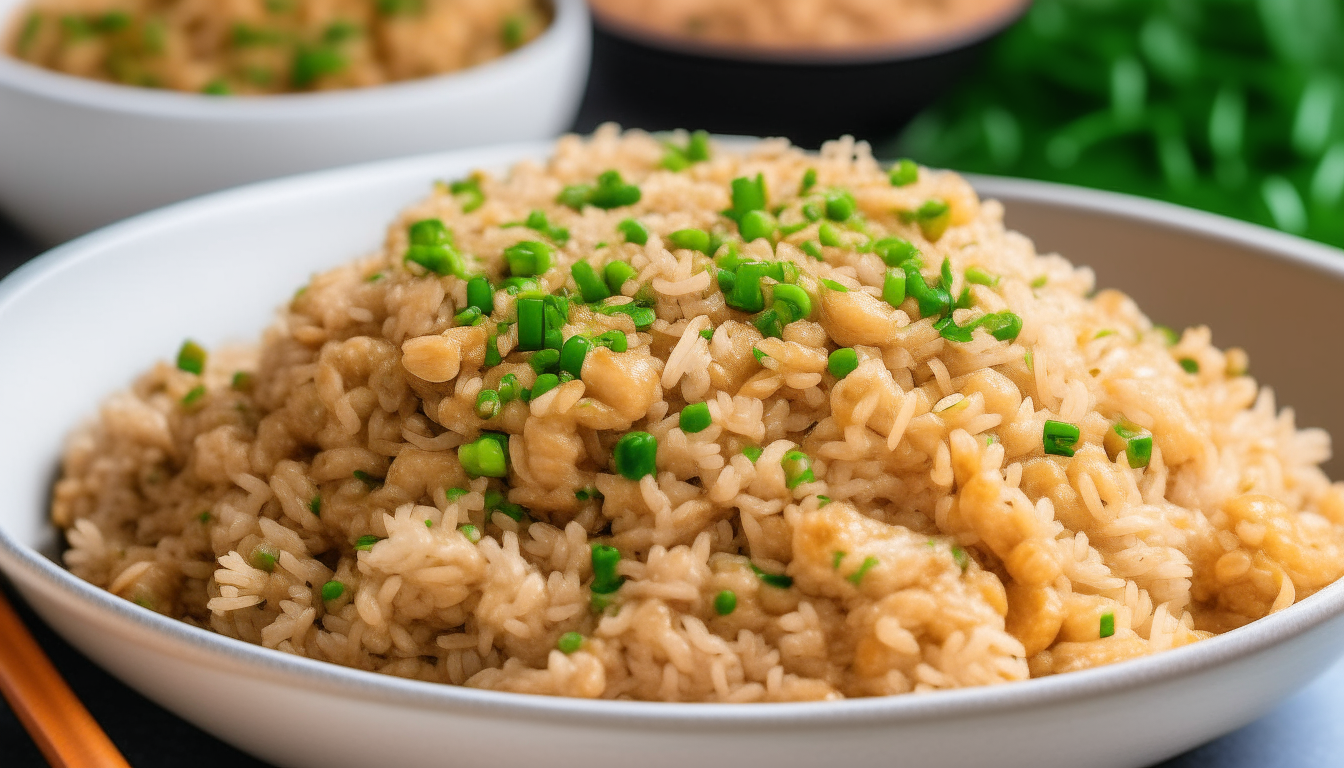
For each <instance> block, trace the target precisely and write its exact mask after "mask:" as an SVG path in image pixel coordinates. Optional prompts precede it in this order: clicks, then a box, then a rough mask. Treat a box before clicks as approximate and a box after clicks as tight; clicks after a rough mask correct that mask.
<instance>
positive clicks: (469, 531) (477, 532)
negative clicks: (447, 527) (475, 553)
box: [457, 523, 481, 544]
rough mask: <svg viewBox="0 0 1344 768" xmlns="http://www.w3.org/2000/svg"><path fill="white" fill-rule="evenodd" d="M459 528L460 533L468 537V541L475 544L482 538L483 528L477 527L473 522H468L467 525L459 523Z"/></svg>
mask: <svg viewBox="0 0 1344 768" xmlns="http://www.w3.org/2000/svg"><path fill="white" fill-rule="evenodd" d="M457 530H458V532H459V533H461V534H462V535H463V536H465V537H466V538H467V541H470V542H471V543H472V544H475V543H477V542H479V541H480V540H481V529H480V528H477V527H476V526H474V525H472V524H471V523H467V524H466V525H459V526H458V527H457Z"/></svg>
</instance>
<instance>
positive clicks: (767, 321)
mask: <svg viewBox="0 0 1344 768" xmlns="http://www.w3.org/2000/svg"><path fill="white" fill-rule="evenodd" d="M785 311H786V312H787V311H788V310H787V309H786V310H785ZM752 324H753V325H755V326H756V330H758V331H760V332H761V335H762V336H764V337H766V338H767V339H769V338H775V339H782V338H784V323H783V322H782V321H781V318H780V316H779V312H777V311H775V310H773V309H767V310H766V311H764V312H762V313H761V314H760V315H758V316H757V317H756V320H755V321H753V323H752Z"/></svg>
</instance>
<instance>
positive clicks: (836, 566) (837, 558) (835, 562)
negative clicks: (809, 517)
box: [818, 497, 849, 571]
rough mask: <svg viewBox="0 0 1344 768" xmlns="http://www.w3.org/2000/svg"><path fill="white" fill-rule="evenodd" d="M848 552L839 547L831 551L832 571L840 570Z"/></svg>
mask: <svg viewBox="0 0 1344 768" xmlns="http://www.w3.org/2000/svg"><path fill="white" fill-rule="evenodd" d="M818 498H820V497H818ZM848 554H849V553H848V552H845V551H843V550H839V549H837V550H835V551H834V552H832V553H831V570H832V571H838V570H840V563H841V562H843V561H844V559H845V556H846V555H848Z"/></svg>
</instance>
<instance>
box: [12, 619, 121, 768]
mask: <svg viewBox="0 0 1344 768" xmlns="http://www.w3.org/2000/svg"><path fill="white" fill-rule="evenodd" d="M0 693H3V694H4V696H5V700H7V701H8V702H9V706H10V707H11V708H13V710H14V713H15V714H17V715H18V716H19V720H20V721H21V722H22V723H23V727H24V728H26V729H28V733H29V735H31V736H32V737H33V741H34V742H36V743H37V748H38V749H40V750H42V755H43V756H44V757H46V758H47V762H49V763H51V765H52V768H130V766H129V765H128V764H127V763H126V759H125V758H123V757H122V756H121V753H120V752H118V751H117V748H116V747H115V746H113V744H112V741H111V740H110V739H108V738H107V734H106V733H103V729H102V728H99V727H98V723H97V722H96V721H94V719H93V716H92V715H90V714H89V711H88V710H87V709H85V708H84V705H83V704H81V703H79V699H77V698H75V694H74V692H73V691H71V690H70V687H69V686H68V685H66V684H65V681H64V680H62V679H61V675H60V673H58V672H57V671H56V668H55V667H53V666H52V665H51V661H50V660H49V659H48V658H47V656H46V654H44V653H43V652H42V649H41V648H39V647H38V646H37V642H36V641H35V640H33V636H32V635H30V634H29V633H28V629H27V627H25V626H24V625H23V622H21V621H19V617H18V614H16V613H14V608H13V607H12V606H10V604H9V601H8V600H6V599H5V595H4V593H3V592H0Z"/></svg>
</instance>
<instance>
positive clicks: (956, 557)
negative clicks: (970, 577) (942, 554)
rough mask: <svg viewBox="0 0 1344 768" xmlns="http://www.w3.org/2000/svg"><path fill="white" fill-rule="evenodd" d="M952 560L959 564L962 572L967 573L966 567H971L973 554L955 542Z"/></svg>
mask: <svg viewBox="0 0 1344 768" xmlns="http://www.w3.org/2000/svg"><path fill="white" fill-rule="evenodd" d="M952 562H954V563H956V564H957V567H958V568H960V569H961V572H962V573H965V572H966V569H967V568H969V567H971V556H970V555H969V554H967V553H966V550H965V549H963V548H962V547H960V546H958V545H956V544H953V545H952Z"/></svg>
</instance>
